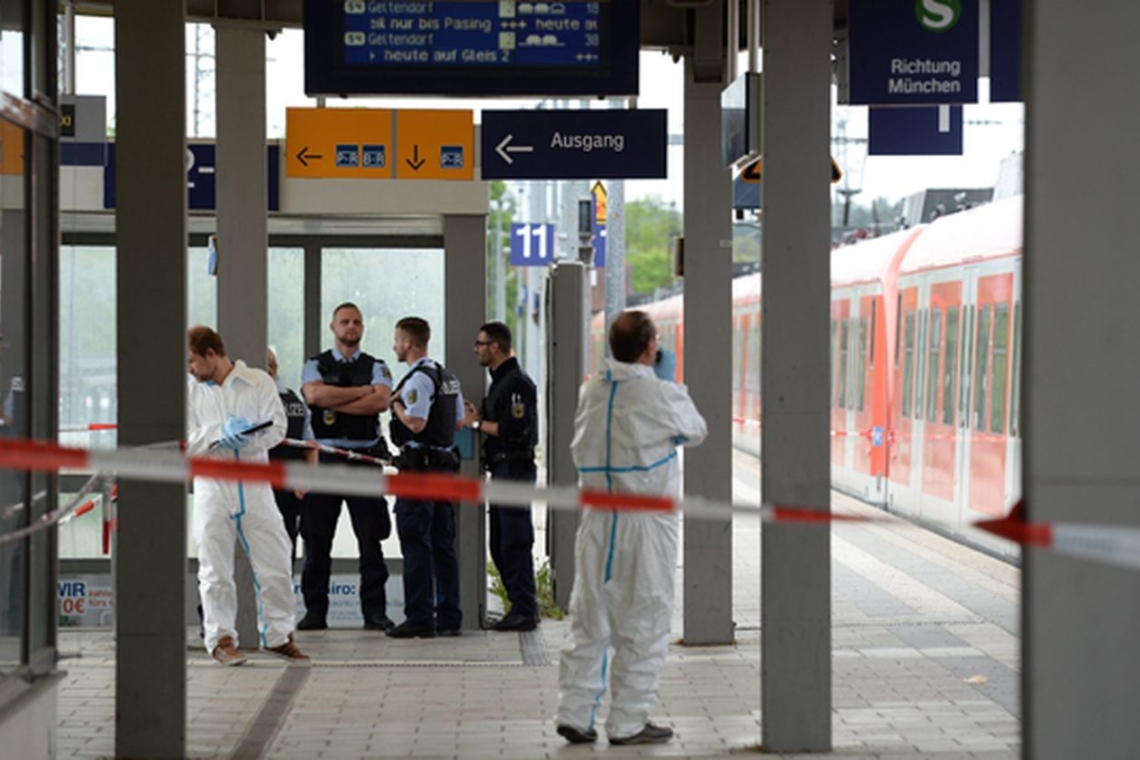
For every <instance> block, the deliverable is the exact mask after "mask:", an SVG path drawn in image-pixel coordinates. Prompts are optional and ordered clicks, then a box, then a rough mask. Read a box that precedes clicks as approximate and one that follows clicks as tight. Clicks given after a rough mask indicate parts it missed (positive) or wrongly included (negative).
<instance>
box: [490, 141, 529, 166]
mask: <svg viewBox="0 0 1140 760" xmlns="http://www.w3.org/2000/svg"><path fill="white" fill-rule="evenodd" d="M513 139H515V136H514V135H510V134H509V135H507V136H506V137H504V138H503V141H502V142H501V143H499V144H498V145H497V146H496V147H495V152H496V153H498V154H499V155H500V156H502V157H503V160H504V161H506V162H507V163H508V164H513V163H514V162H515V160H514V159H513V158H511V157H510V155H509V154H511V153H534V146H533V145H511V144H510V142H511V140H513Z"/></svg>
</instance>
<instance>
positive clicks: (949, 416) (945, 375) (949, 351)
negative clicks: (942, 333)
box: [942, 306, 958, 425]
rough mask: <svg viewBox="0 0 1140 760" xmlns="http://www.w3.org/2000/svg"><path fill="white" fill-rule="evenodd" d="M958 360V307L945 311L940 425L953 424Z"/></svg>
mask: <svg viewBox="0 0 1140 760" xmlns="http://www.w3.org/2000/svg"><path fill="white" fill-rule="evenodd" d="M957 358H958V307H957V306H951V307H950V308H949V309H947V310H946V351H945V353H944V354H943V358H942V424H943V425H953V424H954V361H955V360H956V359H957Z"/></svg>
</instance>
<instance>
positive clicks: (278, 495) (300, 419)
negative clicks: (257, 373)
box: [265, 348, 317, 562]
mask: <svg viewBox="0 0 1140 760" xmlns="http://www.w3.org/2000/svg"><path fill="white" fill-rule="evenodd" d="M265 368H266V370H267V371H268V372H269V376H270V377H272V378H273V382H275V383H276V384H277V395H279V396H280V397H281V403H282V404H283V405H284V406H285V437H286V438H291V439H293V440H295V441H299V440H306V441H311V440H312V439H313V425H312V419H311V413H310V412H309V407H307V406H306V405H305V402H304V401H302V400H301V397H300V396H298V395H297V394H296V392H294V391H293V389H292V388H286V387H285V383H283V382H281V378H279V377H277V354H275V353H273V349H272V348H271V349H269V350H268V351H267V352H266V363H265ZM269 459H270V461H274V462H296V461H300V460H302V459H303V460H305V461H306V462H308V463H309V464H316V463H317V450H316V449H299V448H296V447H294V446H289V445H287V444H285V443H280V444H278V445H277V446H274V447H273V448H271V449H270V450H269ZM273 498H274V499H275V500H276V501H277V509H278V510H279V511H280V512H281V517H282V519H284V520H285V531H286V532H287V533H288V534H289V541H290V543H291V544H292V545H293V555H292V556H293V561H294V562H296V560H297V534H298V532H299V531H300V527H301V500H302V499H304V498H305V491H304V490H302V489H300V488H298V489H295V490H292V491H290V490H288V489H285V488H274V489H273Z"/></svg>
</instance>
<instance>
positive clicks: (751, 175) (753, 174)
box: [740, 158, 843, 184]
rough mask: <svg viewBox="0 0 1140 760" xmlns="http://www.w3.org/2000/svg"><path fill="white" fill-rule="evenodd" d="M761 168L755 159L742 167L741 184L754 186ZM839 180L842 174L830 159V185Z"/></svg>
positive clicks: (758, 179) (833, 160) (758, 178)
mask: <svg viewBox="0 0 1140 760" xmlns="http://www.w3.org/2000/svg"><path fill="white" fill-rule="evenodd" d="M761 166H762V165H761V163H760V159H756V160H755V161H753V162H752V163H750V164H749V165H748V166H746V167H744V171H742V172H740V179H741V180H742V181H743V182H748V183H751V184H755V183H757V182H759V181H760V179H761V176H760V175H761V172H760V170H761ZM841 179H843V172H841V171H840V170H839V164H837V163H835V159H834V158H832V159H831V182H832V184H835V183H836V182H838V181H839V180H841Z"/></svg>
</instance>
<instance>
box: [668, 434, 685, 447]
mask: <svg viewBox="0 0 1140 760" xmlns="http://www.w3.org/2000/svg"><path fill="white" fill-rule="evenodd" d="M688 442H689V436H687V435H675V436H673V437H672V438H670V439H669V443H671V444H673V445H674V446H684V445H685V444H686V443H688Z"/></svg>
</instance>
